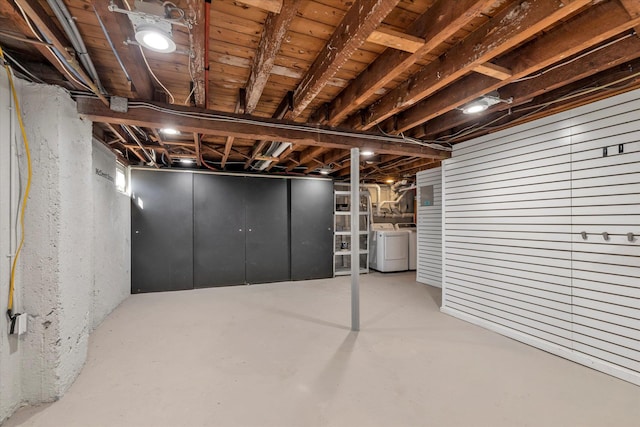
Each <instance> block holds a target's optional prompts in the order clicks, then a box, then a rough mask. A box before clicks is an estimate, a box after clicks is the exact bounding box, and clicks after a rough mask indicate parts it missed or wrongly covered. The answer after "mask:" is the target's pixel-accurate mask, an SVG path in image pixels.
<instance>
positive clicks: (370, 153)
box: [360, 150, 374, 157]
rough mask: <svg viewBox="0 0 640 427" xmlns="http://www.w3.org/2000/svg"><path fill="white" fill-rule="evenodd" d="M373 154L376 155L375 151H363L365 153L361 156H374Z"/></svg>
mask: <svg viewBox="0 0 640 427" xmlns="http://www.w3.org/2000/svg"><path fill="white" fill-rule="evenodd" d="M373 154H374V153H373V151H371V150H363V151H362V152H361V153H360V155H361V156H364V157H369V156H373Z"/></svg>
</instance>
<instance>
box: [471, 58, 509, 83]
mask: <svg viewBox="0 0 640 427" xmlns="http://www.w3.org/2000/svg"><path fill="white" fill-rule="evenodd" d="M473 71H475V72H477V73H480V74H484V75H485V76H489V77H493V78H494V79H498V80H507V79H508V78H510V77H511V76H512V75H513V73H512V72H511V70H509V69H508V68H505V67H501V66H500V65H496V64H492V63H491V62H485V63H484V64H480V65H477V66H476V67H475V68H474V69H473Z"/></svg>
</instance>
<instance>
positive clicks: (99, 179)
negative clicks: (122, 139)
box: [91, 142, 131, 329]
mask: <svg viewBox="0 0 640 427" xmlns="http://www.w3.org/2000/svg"><path fill="white" fill-rule="evenodd" d="M92 160H93V166H92V177H93V182H92V184H93V230H94V234H93V260H94V269H93V281H94V283H93V295H92V309H91V314H92V320H91V325H92V329H95V328H96V327H97V326H98V325H99V324H100V323H101V322H102V321H103V320H104V318H105V317H106V316H107V315H108V314H109V313H111V311H112V310H113V309H114V308H115V307H117V306H118V304H120V302H121V301H122V300H124V299H125V298H126V297H128V296H129V294H130V293H131V201H130V199H129V196H127V195H126V194H122V193H120V192H118V191H117V190H116V188H115V185H114V181H115V177H116V159H115V155H114V154H113V153H112V152H111V151H109V150H108V149H107V148H106V147H104V146H103V145H102V144H100V143H98V142H94V143H93V157H92ZM98 171H100V172H102V174H100V173H98ZM104 174H107V175H109V176H110V177H111V178H113V179H112V180H111V179H109V178H106V177H105V176H104Z"/></svg>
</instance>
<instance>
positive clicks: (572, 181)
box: [442, 91, 640, 385]
mask: <svg viewBox="0 0 640 427" xmlns="http://www.w3.org/2000/svg"><path fill="white" fill-rule="evenodd" d="M619 144H623V152H622V153H619V152H618V150H619V149H618V146H619ZM605 147H607V156H606V157H605V156H603V149H604V148H605ZM443 168H444V171H443V183H442V184H443V192H444V196H443V212H444V221H443V224H444V228H443V256H444V262H443V277H444V279H443V288H444V289H443V308H442V309H443V311H444V312H447V313H449V314H452V315H455V316H458V317H461V318H464V319H466V320H469V321H472V322H474V323H477V324H480V325H483V326H485V327H488V328H490V329H493V330H496V331H498V332H500V333H503V334H505V335H508V336H511V337H513V338H516V339H520V340H522V341H524V342H527V343H529V344H532V345H535V346H537V347H540V348H543V349H545V350H547V351H550V352H553V353H556V354H559V355H561V356H563V357H567V358H569V359H571V360H575V361H577V362H580V363H583V364H586V365H588V366H591V367H594V368H596V369H599V370H602V371H604V372H607V373H609V374H612V375H615V376H618V377H620V378H623V379H625V380H627V381H631V382H633V383H636V384H639V385H640V91H634V92H629V93H626V94H623V95H620V96H617V97H614V98H610V99H607V100H604V101H600V102H598V103H595V104H591V105H588V106H584V107H581V108H578V109H575V110H571V111H568V112H564V113H561V114H557V115H554V116H551V117H547V118H545V119H541V120H537V121H534V122H531V123H527V124H524V125H521V126H517V127H514V128H511V129H508V130H505V131H501V132H498V133H495V134H492V135H487V136H484V137H482V138H478V139H476V140H472V141H467V142H465V143H462V144H460V145H458V146H456V147H455V149H454V152H453V157H452V158H451V159H449V160H447V161H445V162H443ZM582 232H586V233H587V238H586V239H584V238H583V236H582ZM603 232H606V233H608V234H609V239H608V240H606V239H605V238H604V237H603V234H602V233H603ZM627 233H632V234H633V238H632V241H629V238H630V237H629V236H628V235H627Z"/></svg>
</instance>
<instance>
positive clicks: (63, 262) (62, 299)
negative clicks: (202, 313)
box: [0, 79, 130, 421]
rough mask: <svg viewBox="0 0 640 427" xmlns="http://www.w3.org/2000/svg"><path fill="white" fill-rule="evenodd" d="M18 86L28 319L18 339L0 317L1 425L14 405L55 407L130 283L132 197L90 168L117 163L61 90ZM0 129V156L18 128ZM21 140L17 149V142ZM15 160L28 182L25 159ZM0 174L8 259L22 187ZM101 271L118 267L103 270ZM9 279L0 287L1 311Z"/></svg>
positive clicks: (22, 297)
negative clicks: (27, 154)
mask: <svg viewBox="0 0 640 427" xmlns="http://www.w3.org/2000/svg"><path fill="white" fill-rule="evenodd" d="M0 80H2V83H1V85H2V86H1V87H0V89H1V90H0V92H1V93H2V94H3V96H2V98H0V110H1V111H2V112H3V114H4V111H6V110H7V107H8V105H9V104H8V103H9V100H8V99H7V98H6V96H5V94H6V93H7V92H8V89H7V84H6V83H7V82H6V80H5V79H0ZM16 83H17V87H18V90H19V93H20V102H21V108H22V111H23V117H24V121H25V127H26V130H27V136H28V138H29V142H30V145H31V157H32V165H33V181H32V187H31V193H30V196H29V200H28V206H27V212H26V217H25V228H26V232H25V244H24V248H23V252H22V254H21V257H20V261H19V269H18V278H17V280H16V302H17V304H16V311H17V312H25V313H27V314H28V315H29V330H28V332H27V333H26V334H25V335H23V336H20V337H15V336H7V333H6V331H7V326H6V319H5V316H1V317H2V321H1V323H0V325H1V327H2V330H1V331H0V336H2V338H1V339H2V343H3V345H2V347H0V382H1V387H0V393H2V394H0V397H1V399H0V402H1V403H0V421H2V420H3V419H4V418H6V417H7V416H8V415H10V414H11V412H12V411H13V410H15V409H16V407H18V406H19V405H22V404H24V403H30V404H35V403H40V402H45V401H52V400H55V399H57V398H59V397H60V396H61V395H62V394H63V393H64V392H65V391H66V390H67V389H68V387H69V386H70V385H71V384H72V382H73V381H74V380H75V378H76V376H77V375H78V373H79V372H80V370H81V369H82V366H83V365H84V362H85V359H86V353H87V346H88V337H89V333H90V332H91V330H92V329H93V328H94V326H95V325H97V324H99V323H100V321H101V320H102V319H103V318H104V316H105V315H106V314H107V313H108V312H110V311H111V310H112V309H113V308H114V307H115V306H117V305H118V304H119V302H120V301H122V299H124V298H125V297H126V295H128V292H129V287H130V281H129V280H130V279H129V270H130V268H129V261H128V259H129V258H128V256H129V249H128V247H129V237H128V236H129V231H130V225H129V223H130V219H129V201H128V198H127V197H126V196H123V195H120V194H118V193H117V192H116V191H115V188H113V185H112V187H111V191H109V190H107V188H106V187H104V185H103V183H99V182H98V180H97V179H96V177H95V172H94V171H95V169H94V166H93V165H94V162H99V163H100V164H101V165H102V167H104V168H107V169H110V168H114V167H115V158H114V157H113V156H112V157H111V162H109V161H108V159H107V157H106V154H105V153H101V154H98V155H96V156H93V154H92V152H93V151H94V148H92V143H91V123H90V122H86V121H83V120H81V119H79V118H78V115H77V113H76V109H75V103H74V102H73V101H72V100H71V99H70V97H69V95H68V94H67V93H66V92H65V91H64V90H62V89H60V88H56V87H50V86H42V85H33V84H26V83H23V82H19V81H17V82H16ZM1 117H3V118H4V119H6V117H4V116H1ZM0 120H2V118H0ZM0 129H1V130H0V143H1V146H2V150H3V153H4V152H6V151H7V149H8V148H7V147H8V145H9V143H10V141H12V140H13V139H14V136H15V135H18V136H19V129H17V128H16V127H15V126H13V127H4V126H3V127H1V128H0ZM17 142H18V147H22V140H21V138H19V137H18V139H17ZM20 150H22V148H20ZM19 153H22V151H19ZM2 157H4V156H2ZM94 157H95V159H94ZM8 158H10V156H8ZM3 161H4V162H5V163H6V160H3ZM20 162H21V163H22V165H23V167H22V168H21V170H22V171H23V173H24V180H23V185H24V182H26V166H25V163H24V155H23V154H21V155H20ZM3 166H4V163H3ZM1 176H2V181H0V197H2V200H0V202H2V203H1V205H2V206H3V209H2V211H0V220H1V222H0V224H2V226H1V230H2V239H0V241H2V242H3V243H2V244H3V247H2V250H3V252H2V253H10V252H11V248H9V247H6V248H5V246H6V243H5V242H6V241H7V237H9V236H11V235H12V234H14V233H15V232H14V227H13V223H11V222H10V218H11V215H14V217H15V209H16V206H15V205H16V203H15V202H14V203H13V205H12V206H11V208H9V205H10V204H9V203H5V201H8V199H7V198H8V197H11V193H12V192H13V193H16V194H17V193H18V192H19V191H20V183H19V180H18V179H17V171H16V170H15V169H14V170H13V174H11V173H10V172H5V168H4V167H3V168H2V173H1ZM113 176H115V173H114V175H113ZM14 198H15V197H14ZM5 206H7V208H6V209H5V208H4V207H5ZM96 226H98V227H96ZM5 250H6V252H5ZM98 259H100V263H98V262H97V260H98ZM2 263H3V264H2V266H3V272H5V271H8V270H5V268H4V267H5V264H6V260H5V258H4V257H2ZM106 266H109V267H111V268H113V269H114V270H110V271H109V272H108V273H107V272H106V271H105V268H107V267H106ZM6 276H7V275H6V274H3V275H2V282H1V283H0V284H1V289H0V291H1V292H2V295H3V298H2V299H1V301H2V305H3V311H4V310H5V309H6V295H7V292H8V280H6ZM7 342H8V343H9V344H10V345H6V344H7ZM5 385H6V386H5Z"/></svg>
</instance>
